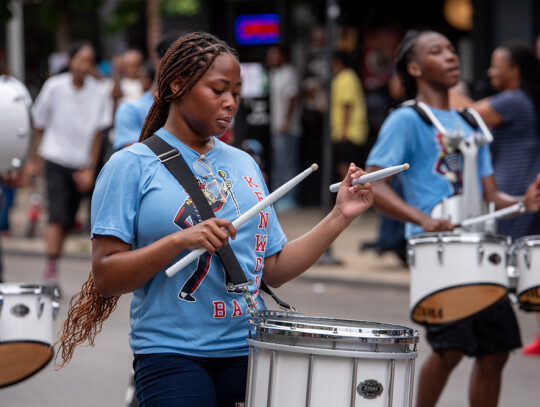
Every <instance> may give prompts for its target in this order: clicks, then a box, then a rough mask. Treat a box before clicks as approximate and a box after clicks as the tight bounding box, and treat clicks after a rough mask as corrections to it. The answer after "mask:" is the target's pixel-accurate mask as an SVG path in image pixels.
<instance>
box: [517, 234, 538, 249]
mask: <svg viewBox="0 0 540 407" xmlns="http://www.w3.org/2000/svg"><path fill="white" fill-rule="evenodd" d="M536 245H540V235H530V236H522V237H520V238H517V239H516V240H515V242H514V246H515V247H519V248H521V247H523V246H528V247H534V246H536Z"/></svg>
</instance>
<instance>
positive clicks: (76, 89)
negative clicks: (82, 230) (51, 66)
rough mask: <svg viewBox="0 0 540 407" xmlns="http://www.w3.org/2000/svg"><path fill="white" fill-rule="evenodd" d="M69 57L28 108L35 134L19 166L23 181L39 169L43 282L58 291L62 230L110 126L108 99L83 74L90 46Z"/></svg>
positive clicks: (88, 185)
mask: <svg viewBox="0 0 540 407" xmlns="http://www.w3.org/2000/svg"><path fill="white" fill-rule="evenodd" d="M69 55H70V60H69V67H68V72H65V73H61V74H58V75H54V76H52V77H51V78H49V79H48V80H47V81H46V82H45V83H44V84H43V87H42V89H41V91H40V93H39V95H38V96H37V98H36V100H35V103H34V105H33V107H32V118H33V122H34V128H35V133H34V140H33V143H32V147H31V150H30V154H29V158H28V161H27V163H26V165H25V172H26V174H27V175H29V176H32V175H37V174H38V173H40V172H41V171H43V169H44V174H45V180H46V184H47V196H48V212H49V219H48V224H47V228H46V231H45V236H44V238H45V244H46V253H47V257H48V262H47V266H46V268H45V272H44V283H45V284H49V285H52V286H58V272H57V260H58V258H59V257H60V256H61V252H62V247H63V243H64V238H65V235H66V231H67V230H69V229H70V228H71V227H72V226H73V223H74V221H75V215H76V213H77V210H78V207H79V203H80V201H81V198H82V197H83V196H84V194H86V193H87V192H89V191H90V190H91V189H92V187H93V185H94V181H95V177H96V173H95V168H96V164H97V162H98V160H99V155H100V151H101V143H102V139H103V138H102V131H103V130H104V129H106V128H108V127H109V126H111V121H112V105H111V99H110V98H109V97H108V95H107V94H106V91H105V88H104V86H102V84H101V83H100V82H99V81H98V80H96V79H95V78H93V77H92V76H91V75H90V74H89V73H90V71H91V69H92V67H93V65H94V59H95V52H94V49H93V47H92V45H91V44H90V43H87V42H80V43H76V44H74V45H73V46H72V48H71V50H70V53H69ZM42 160H43V162H42ZM43 164H44V165H43ZM43 167H44V168H43Z"/></svg>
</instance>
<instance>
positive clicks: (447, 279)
mask: <svg viewBox="0 0 540 407" xmlns="http://www.w3.org/2000/svg"><path fill="white" fill-rule="evenodd" d="M509 247H510V238H509V237H506V236H501V235H494V234H489V233H475V232H464V233H453V232H442V233H426V234H421V235H417V236H414V237H412V238H410V239H409V240H408V248H407V262H408V264H409V268H410V271H411V283H410V304H411V318H412V320H413V321H415V322H417V323H419V324H425V325H435V324H443V323H448V322H455V321H459V320H462V319H465V318H468V317H470V316H473V315H476V314H478V313H479V312H481V311H483V310H485V309H487V308H489V307H490V306H492V305H494V304H496V303H497V302H499V301H500V300H501V299H503V298H504V297H505V296H506V295H507V293H508V273H507V270H506V264H507V255H508V249H509Z"/></svg>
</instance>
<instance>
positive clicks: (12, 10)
mask: <svg viewBox="0 0 540 407" xmlns="http://www.w3.org/2000/svg"><path fill="white" fill-rule="evenodd" d="M0 20H1V21H3V23H4V26H5V29H4V30H0V61H1V62H2V63H4V64H5V66H6V67H7V69H8V71H9V72H11V73H12V74H13V75H14V76H16V77H17V78H19V79H20V80H22V81H23V82H25V83H26V85H27V87H28V89H29V90H30V93H31V94H32V96H35V95H36V94H37V93H38V91H39V89H40V87H41V85H42V84H43V82H44V81H45V80H46V79H47V78H48V77H49V76H50V75H52V74H54V73H56V72H57V71H59V70H60V69H62V67H63V65H64V64H65V61H66V56H65V55H66V54H65V52H66V51H67V49H68V47H69V44H70V42H71V41H72V40H78V39H87V40H90V41H91V42H92V43H93V44H95V46H96V49H97V53H98V60H99V61H100V64H99V68H100V69H101V73H102V74H103V75H105V76H106V75H107V74H108V70H109V69H110V66H111V62H110V61H111V59H112V57H113V56H114V55H115V54H118V53H120V52H122V51H124V50H126V49H128V48H138V49H140V50H142V51H143V52H144V54H145V57H146V58H152V57H154V55H153V53H154V47H155V45H156V44H157V42H158V41H159V40H160V38H161V37H162V35H164V34H167V33H171V32H174V31H183V32H188V31H196V30H201V31H210V32H212V33H214V34H217V35H218V36H220V37H221V38H223V39H225V40H226V41H227V42H229V43H230V44H231V45H233V46H234V47H235V48H236V49H237V50H238V51H239V53H240V59H241V61H242V63H243V72H244V74H245V75H246V76H247V78H246V79H247V80H246V84H248V86H245V89H244V95H243V96H244V98H243V100H242V105H241V108H240V110H239V114H238V117H237V120H236V123H235V141H234V143H236V144H237V145H240V143H241V142H242V141H243V140H244V139H246V138H256V139H258V141H260V142H261V144H262V145H263V147H264V151H265V152H266V151H268V150H269V149H268V148H267V147H268V145H267V143H268V133H267V132H268V94H267V92H268V81H267V76H266V72H265V67H264V59H265V53H266V50H267V48H268V46H269V45H270V44H271V43H275V42H280V43H283V44H286V45H287V46H288V47H289V49H290V54H291V62H292V63H293V65H294V66H295V68H296V69H297V71H298V72H299V73H300V75H301V77H302V80H303V88H304V90H305V94H306V95H307V98H308V99H309V98H312V97H313V98H317V97H318V96H317V94H315V93H314V91H315V90H319V91H320V90H321V87H320V86H319V87H317V84H319V85H321V84H322V85H323V86H322V91H323V92H324V90H325V85H326V84H328V81H329V79H330V78H329V76H331V71H330V69H329V63H328V49H329V47H330V48H332V49H340V50H344V51H347V52H349V53H350V56H351V60H352V61H353V68H354V69H355V70H356V71H357V73H358V74H359V76H360V78H361V80H362V83H363V86H364V90H365V95H366V102H367V106H368V113H369V120H370V129H371V131H370V136H369V138H368V145H369V143H372V142H373V141H374V138H375V137H376V134H377V131H378V128H379V126H380V124H381V123H382V121H383V119H384V117H385V115H386V113H387V111H388V107H389V106H390V105H391V103H392V100H391V98H390V95H389V93H388V82H389V79H390V77H391V74H392V59H393V54H394V51H395V49H396V46H397V44H398V42H399V40H400V38H401V37H402V36H403V34H404V33H405V32H406V31H407V30H409V29H423V28H429V29H435V30H437V31H440V32H442V33H444V34H445V35H446V36H448V37H449V38H450V39H451V40H452V41H453V42H454V44H456V46H457V50H458V53H459V55H460V58H461V61H462V78H463V80H464V81H465V83H466V84H468V85H469V89H470V91H471V94H472V95H473V96H474V95H475V94H483V93H485V92H488V91H489V89H486V88H485V86H484V84H485V83H486V82H484V81H483V79H485V71H486V69H487V67H488V65H489V58H490V53H491V51H492V50H493V49H494V48H495V47H496V46H497V45H498V44H500V43H501V42H503V41H505V40H507V39H513V38H521V39H525V40H527V41H528V42H529V43H531V45H533V44H534V43H535V40H536V36H537V34H538V33H539V32H540V3H539V2H538V1H537V0H512V1H509V0H410V1H402V2H398V1H395V0H365V1H361V2H360V1H357V0H147V1H144V0H0ZM329 32H330V33H331V35H332V39H331V44H328V43H327V38H328V35H327V34H328V33H329ZM308 99H306V100H308ZM312 102H313V103H311V104H309V103H308V104H307V105H306V106H305V107H306V109H310V108H311V109H316V107H314V106H316V99H314V100H312ZM308 113H309V112H308ZM311 113H313V112H311ZM310 117H311V116H310ZM321 123H322V124H324V122H321ZM308 124H312V125H313V124H315V126H312V127H313V128H312V129H310V130H309V134H308V135H307V136H308V137H310V138H311V139H308V141H309V143H311V145H312V146H313V145H314V146H317V145H320V146H321V148H322V147H323V146H324V143H321V139H320V137H324V135H323V133H322V130H323V129H322V127H321V126H320V125H317V121H316V120H315V119H313V118H312V119H310V120H308ZM317 129H319V133H321V134H314V133H317V131H316V130H317ZM305 137H306V134H305V135H304V138H305ZM317 143H319V144H317ZM314 150H315V151H317V148H315V149H314ZM318 150H319V151H320V150H321V149H320V148H319V149H318ZM263 154H267V153H263ZM311 158H312V157H308V158H307V159H311ZM315 158H317V157H315ZM263 159H265V160H269V157H268V156H265V157H263ZM312 162H313V161H312ZM307 199H308V200H310V201H312V202H315V201H317V199H318V196H317V195H316V194H315V195H313V196H308V197H307Z"/></svg>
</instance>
